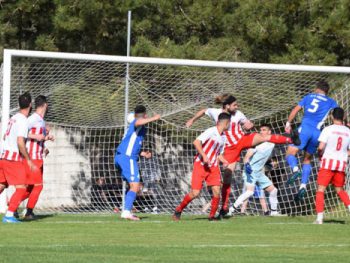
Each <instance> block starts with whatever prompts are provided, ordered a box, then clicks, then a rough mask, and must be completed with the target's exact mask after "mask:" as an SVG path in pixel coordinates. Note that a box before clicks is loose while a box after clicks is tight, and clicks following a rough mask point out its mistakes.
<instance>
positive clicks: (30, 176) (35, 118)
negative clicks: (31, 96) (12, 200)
mask: <svg viewBox="0 0 350 263" xmlns="http://www.w3.org/2000/svg"><path fill="white" fill-rule="evenodd" d="M34 103H35V112H34V113H33V114H32V115H31V116H30V117H29V118H28V129H29V132H28V138H27V143H26V147H27V151H28V154H29V156H30V158H31V160H32V161H33V163H34V164H35V165H36V167H38V169H37V170H35V171H31V170H30V169H29V166H28V164H27V163H26V162H25V166H26V171H27V185H28V186H27V192H26V195H25V196H24V197H23V199H27V198H29V199H28V203H27V211H26V214H25V217H24V219H26V220H32V219H34V218H35V216H34V213H33V209H34V207H35V205H36V203H37V202H38V199H39V196H40V193H41V191H42V189H43V170H44V169H43V165H44V163H43V158H44V156H46V155H47V154H48V151H47V149H45V141H48V140H50V141H53V140H54V137H53V136H52V135H50V134H49V132H48V131H47V127H46V124H45V120H44V117H45V114H46V112H47V109H48V102H47V98H46V97H45V96H43V95H39V96H38V97H36V98H35V101H34Z"/></svg>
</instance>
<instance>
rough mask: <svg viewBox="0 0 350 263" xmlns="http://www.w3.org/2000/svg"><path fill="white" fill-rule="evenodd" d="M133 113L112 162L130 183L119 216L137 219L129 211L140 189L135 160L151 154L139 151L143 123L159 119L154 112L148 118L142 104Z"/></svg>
mask: <svg viewBox="0 0 350 263" xmlns="http://www.w3.org/2000/svg"><path fill="white" fill-rule="evenodd" d="M134 114H135V118H134V119H133V120H132V121H131V123H130V125H129V128H128V130H127V132H126V134H125V136H124V138H123V140H122V141H121V143H120V144H119V146H118V148H117V151H116V154H115V158H114V163H115V165H116V167H117V168H118V169H119V170H120V171H121V173H122V176H123V179H124V180H126V181H127V182H128V183H129V185H130V189H129V191H128V193H127V194H126V197H125V206H124V207H123V212H122V214H121V217H122V218H124V219H128V220H133V221H137V220H140V219H139V218H138V217H137V216H135V215H133V214H132V213H131V210H132V207H133V204H134V201H135V199H136V194H137V193H138V192H139V190H140V174H139V167H138V165H137V161H138V159H139V156H142V157H145V158H151V157H152V154H151V153H150V152H149V151H141V147H142V142H143V140H144V138H145V135H146V130H147V129H146V127H145V125H146V124H148V123H150V122H153V121H156V120H159V119H160V115H159V114H156V115H154V116H153V117H150V118H148V117H147V114H146V107H145V106H143V105H138V106H136V107H135V110H134Z"/></svg>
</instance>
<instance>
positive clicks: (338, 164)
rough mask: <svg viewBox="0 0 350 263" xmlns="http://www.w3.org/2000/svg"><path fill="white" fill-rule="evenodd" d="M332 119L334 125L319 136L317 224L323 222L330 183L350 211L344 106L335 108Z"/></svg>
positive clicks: (348, 140) (349, 140)
mask: <svg viewBox="0 0 350 263" xmlns="http://www.w3.org/2000/svg"><path fill="white" fill-rule="evenodd" d="M332 120H333V125H330V126H328V127H326V128H324V130H323V131H322V133H321V135H320V138H319V142H320V145H319V146H318V151H319V154H320V156H321V155H322V159H321V167H320V170H319V172H318V177H317V185H318V186H317V192H316V211H317V219H316V221H315V222H314V223H315V224H322V223H323V211H324V191H325V190H326V188H327V186H328V185H329V184H330V183H332V184H333V186H334V187H335V191H336V192H337V194H338V196H339V197H340V199H341V200H342V201H343V203H344V204H345V205H346V207H347V208H348V209H349V212H350V199H349V195H348V193H347V192H346V191H344V188H343V187H344V184H345V176H346V175H345V168H346V166H347V161H348V153H349V152H348V151H349V150H350V129H349V128H348V127H346V126H345V125H344V124H343V120H344V110H343V109H342V108H335V109H334V110H333V112H332Z"/></svg>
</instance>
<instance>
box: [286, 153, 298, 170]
mask: <svg viewBox="0 0 350 263" xmlns="http://www.w3.org/2000/svg"><path fill="white" fill-rule="evenodd" d="M286 160H287V163H288V164H289V166H290V168H291V169H292V171H293V173H294V172H296V171H295V168H298V160H297V158H296V157H295V156H294V155H291V154H290V155H288V156H287V158H286ZM298 170H299V169H298Z"/></svg>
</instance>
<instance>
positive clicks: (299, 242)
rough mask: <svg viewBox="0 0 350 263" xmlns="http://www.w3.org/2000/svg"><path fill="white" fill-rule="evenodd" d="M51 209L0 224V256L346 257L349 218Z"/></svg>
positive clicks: (326, 259)
mask: <svg viewBox="0 0 350 263" xmlns="http://www.w3.org/2000/svg"><path fill="white" fill-rule="evenodd" d="M142 216H143V217H144V218H143V220H142V221H140V222H125V221H122V220H121V219H119V218H117V216H115V215H54V216H47V217H43V218H41V219H40V220H37V221H34V222H28V223H22V224H18V225H4V224H0V237H1V239H0V262H26V263H29V262H60V263H61V262H84V263H86V262H254V263H257V262H259V263H260V262H270V263H271V262H317V263H319V262H337V263H338V262H350V219H348V218H347V219H343V220H339V219H338V220H334V221H328V222H327V223H326V224H324V225H312V224H311V222H312V220H313V218H307V217H294V218H293V217H280V218H267V217H237V218H232V219H228V220H223V221H220V222H208V221H207V220H206V218H204V217H198V216H196V217H190V216H184V217H183V220H182V221H181V222H172V221H171V220H170V217H169V216H163V215H142Z"/></svg>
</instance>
